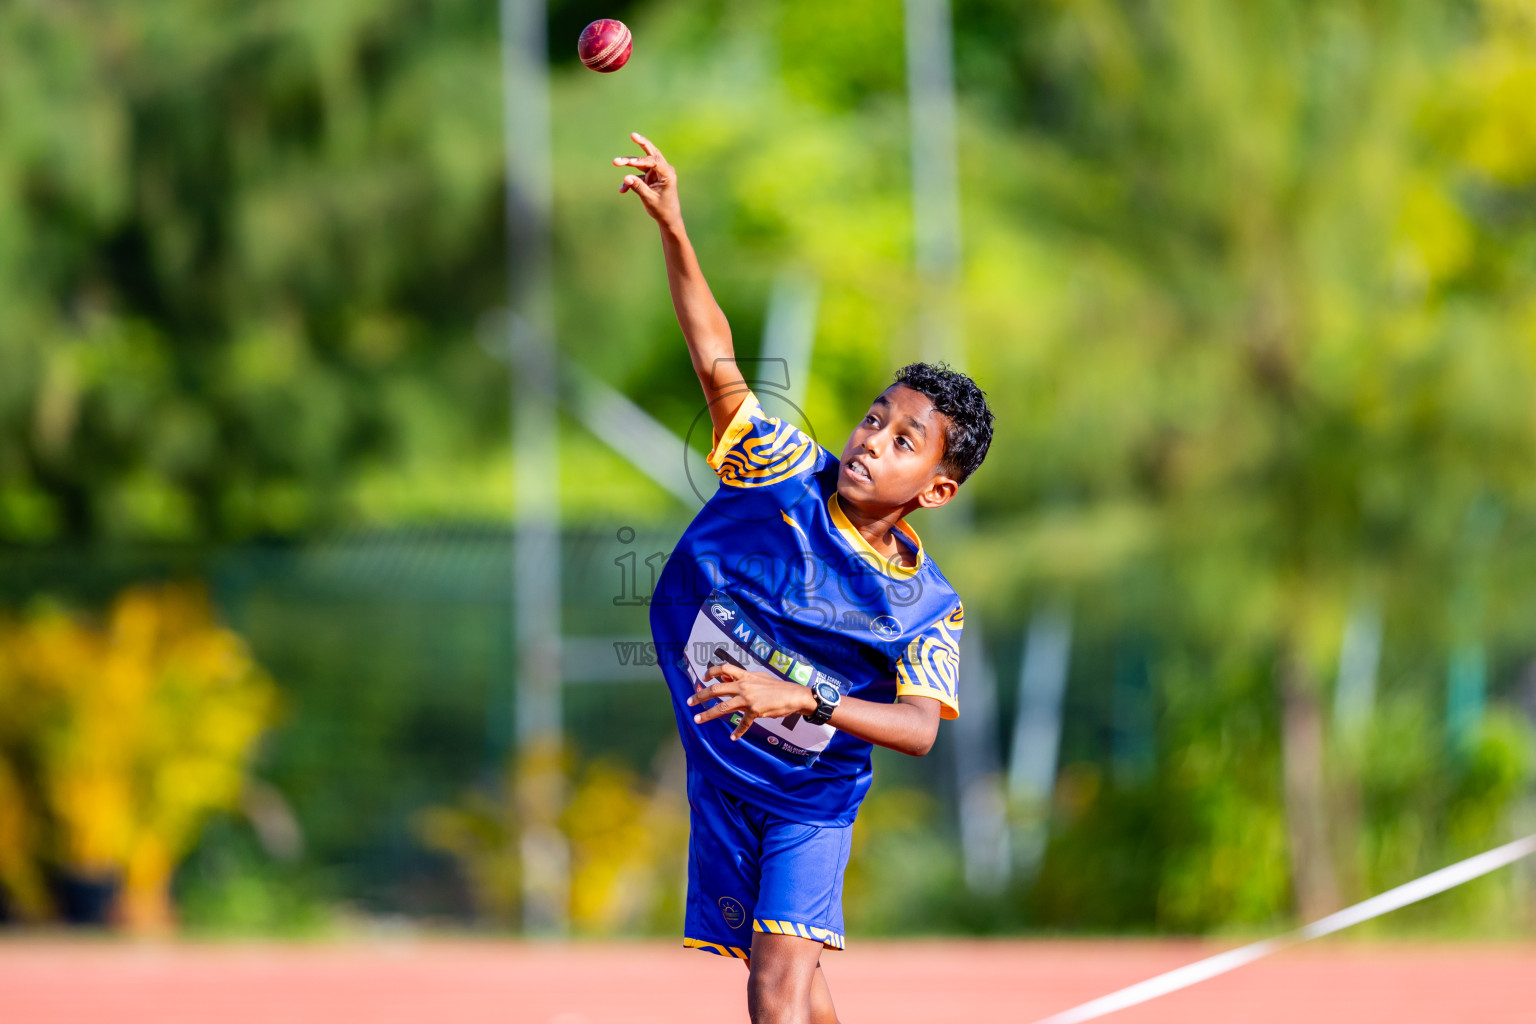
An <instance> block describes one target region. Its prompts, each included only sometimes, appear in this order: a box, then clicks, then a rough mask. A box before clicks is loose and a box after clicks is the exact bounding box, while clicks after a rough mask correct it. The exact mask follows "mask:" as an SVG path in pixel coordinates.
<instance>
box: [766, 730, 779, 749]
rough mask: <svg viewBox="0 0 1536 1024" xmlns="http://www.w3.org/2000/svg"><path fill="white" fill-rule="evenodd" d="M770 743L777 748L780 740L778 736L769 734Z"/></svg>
mask: <svg viewBox="0 0 1536 1024" xmlns="http://www.w3.org/2000/svg"><path fill="white" fill-rule="evenodd" d="M768 743H769V745H770V746H775V747H776V746H778V745H779V738H778V737H777V736H775V735H774V734H773V733H769V734H768Z"/></svg>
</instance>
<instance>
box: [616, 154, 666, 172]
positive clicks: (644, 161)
mask: <svg viewBox="0 0 1536 1024" xmlns="http://www.w3.org/2000/svg"><path fill="white" fill-rule="evenodd" d="M660 163H661V160H660V159H659V158H658V157H654V156H616V157H614V158H613V166H615V167H643V168H645V169H646V170H650V169H651V168H652V167H656V166H657V165H659V164H660Z"/></svg>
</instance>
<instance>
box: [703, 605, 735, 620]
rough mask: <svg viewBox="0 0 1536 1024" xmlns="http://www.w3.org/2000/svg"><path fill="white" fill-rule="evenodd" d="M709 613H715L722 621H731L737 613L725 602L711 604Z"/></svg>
mask: <svg viewBox="0 0 1536 1024" xmlns="http://www.w3.org/2000/svg"><path fill="white" fill-rule="evenodd" d="M709 614H711V615H713V616H714V617H715V618H717V619H719V620H720V621H721V622H730V621H731V620H732V619H734V618H735V617H736V613H735V612H733V611H731V610H730V609H729V608H727V607H726V606H725V605H723V604H712V605H710V606H709Z"/></svg>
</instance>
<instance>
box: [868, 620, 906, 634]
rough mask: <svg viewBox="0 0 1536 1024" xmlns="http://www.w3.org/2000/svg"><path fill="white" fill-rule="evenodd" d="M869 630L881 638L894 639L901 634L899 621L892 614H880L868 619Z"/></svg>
mask: <svg viewBox="0 0 1536 1024" xmlns="http://www.w3.org/2000/svg"><path fill="white" fill-rule="evenodd" d="M869 631H870V632H871V633H873V634H875V636H878V637H879V638H880V639H882V640H895V639H896V638H897V637H899V636H901V623H900V622H897V621H896V616H894V615H881V616H879V617H878V618H874V619H871V620H870V621H869Z"/></svg>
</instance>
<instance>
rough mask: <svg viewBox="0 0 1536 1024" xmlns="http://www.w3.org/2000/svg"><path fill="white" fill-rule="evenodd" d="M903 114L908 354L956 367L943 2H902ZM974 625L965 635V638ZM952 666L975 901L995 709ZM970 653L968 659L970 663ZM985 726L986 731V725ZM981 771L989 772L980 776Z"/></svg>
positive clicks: (963, 522) (986, 678) (985, 838)
mask: <svg viewBox="0 0 1536 1024" xmlns="http://www.w3.org/2000/svg"><path fill="white" fill-rule="evenodd" d="M905 13H906V47H907V112H908V116H909V117H910V118H911V131H912V151H911V164H912V226H913V236H914V243H915V248H916V261H917V284H918V312H917V322H918V333H919V339H918V341H919V344H918V351H919V352H920V353H921V355H922V358H923V359H924V360H926V361H929V362H936V361H940V360H943V361H945V362H948V363H949V364H950V365H951V366H954V367H957V368H959V367H961V366H962V365H963V363H964V360H963V358H962V352H961V343H960V342H961V323H960V294H959V293H960V173H959V160H960V158H959V152H958V141H957V135H956V130H955V122H956V114H955V67H954V44H953V41H952V39H951V31H950V8H949V0H905ZM966 494H967V492H965V491H962V492H961V495H960V500H958V501H956V502H955V503H954V505H952V506H951V507H950V509H949V510H948V511H947V512H946V513H945V515H946V517H947V518H948V522H947V523H946V529H945V533H954V534H957V533H960V532H962V531H963V530H964V529H965V528H966V527H967V525H969V522H970V503H969V501H967V500H966ZM975 629H976V626H975V624H974V622H973V623H972V624H970V625H968V626H967V628H966V635H967V636H968V637H969V636H972V635H974V631H975ZM965 647H966V650H967V654H966V656H965V657H964V658H962V660H961V676H962V685H961V689H962V700H963V701H965V702H966V703H968V704H969V705H970V707H969V708H968V709H967V708H962V709H961V712H960V721H959V722H957V723H956V725H957V726H958V727H959V728H958V729H957V731H956V736H955V740H956V744H955V759H954V768H955V788H956V790H957V792H958V793H959V794H960V801H959V805H960V806H959V811H960V845H961V853H962V856H963V857H964V860H965V864H966V878H967V881H968V882H969V883H970V884H971V887H972V888H973V889H974V890H976V891H977V892H980V893H983V894H985V893H988V892H991V891H995V890H996V889H998V888H1000V887H1001V886H1002V885H1003V884H1005V883H1006V881H1007V877H1006V876H1007V872H1008V868H1009V857H1008V852H1007V851H1008V824H1007V816H1006V810H1007V799H1006V797H1005V795H1004V792H1003V780H1002V776H1001V773H1000V772H999V771H998V770H997V769H996V766H997V765H998V763H999V762H1000V758H999V756H998V744H997V738H996V736H995V735H994V734H993V733H992V731H991V730H990V729H987V728H978V726H977V723H976V722H975V721H968V720H967V716H968V715H970V714H973V713H974V712H975V711H976V710H978V709H982V710H985V709H989V708H995V707H996V705H997V680H996V677H995V676H994V675H993V673H992V672H991V671H990V669H987V668H985V667H983V666H981V665H972V667H971V670H970V671H967V669H966V662H967V661H970V660H971V659H973V658H974V657H976V656H977V655H979V654H980V650H981V645H980V643H979V641H972V642H971V643H967V644H965ZM971 652H975V653H971ZM987 724H989V725H990V723H987ZM988 766H991V767H988Z"/></svg>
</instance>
